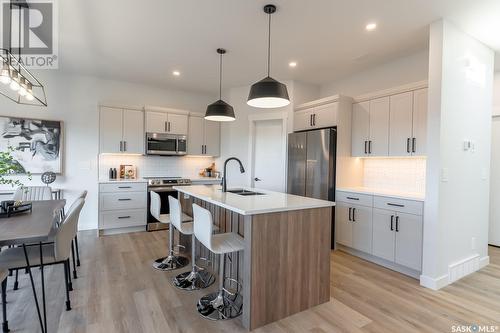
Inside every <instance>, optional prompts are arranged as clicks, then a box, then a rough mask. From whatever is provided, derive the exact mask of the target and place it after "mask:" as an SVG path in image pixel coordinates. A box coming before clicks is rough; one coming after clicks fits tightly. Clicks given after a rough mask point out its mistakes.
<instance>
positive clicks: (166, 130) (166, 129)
mask: <svg viewBox="0 0 500 333" xmlns="http://www.w3.org/2000/svg"><path fill="white" fill-rule="evenodd" d="M165 132H168V128H167V122H166V121H165Z"/></svg>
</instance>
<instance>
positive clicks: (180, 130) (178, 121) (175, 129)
mask: <svg viewBox="0 0 500 333" xmlns="http://www.w3.org/2000/svg"><path fill="white" fill-rule="evenodd" d="M167 122H168V125H169V126H168V130H169V131H168V133H170V134H182V135H186V134H188V116H187V115H185V114H176V113H169V114H168V116H167Z"/></svg>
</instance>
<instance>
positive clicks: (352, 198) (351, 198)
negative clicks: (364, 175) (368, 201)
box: [346, 197, 359, 201]
mask: <svg viewBox="0 0 500 333" xmlns="http://www.w3.org/2000/svg"><path fill="white" fill-rule="evenodd" d="M346 199H349V200H356V201H359V198H354V197H346Z"/></svg>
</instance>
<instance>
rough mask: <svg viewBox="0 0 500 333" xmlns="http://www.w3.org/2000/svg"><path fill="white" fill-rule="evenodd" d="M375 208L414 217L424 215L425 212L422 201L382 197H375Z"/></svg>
mask: <svg viewBox="0 0 500 333" xmlns="http://www.w3.org/2000/svg"><path fill="white" fill-rule="evenodd" d="M373 207H375V208H380V209H388V210H392V211H396V212H402V213H408V214H414V215H423V212H424V203H423V202H421V201H414V200H404V199H396V198H390V197H380V196H374V197H373Z"/></svg>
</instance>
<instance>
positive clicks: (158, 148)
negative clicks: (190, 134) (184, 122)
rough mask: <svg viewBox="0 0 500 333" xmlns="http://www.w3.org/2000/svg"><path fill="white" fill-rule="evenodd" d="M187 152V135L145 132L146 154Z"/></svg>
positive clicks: (170, 154)
mask: <svg viewBox="0 0 500 333" xmlns="http://www.w3.org/2000/svg"><path fill="white" fill-rule="evenodd" d="M186 154H187V136H185V135H174V134H165V133H146V155H164V156H172V155H175V156H179V155H186Z"/></svg>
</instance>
